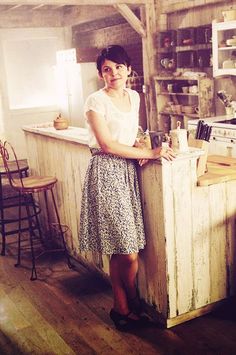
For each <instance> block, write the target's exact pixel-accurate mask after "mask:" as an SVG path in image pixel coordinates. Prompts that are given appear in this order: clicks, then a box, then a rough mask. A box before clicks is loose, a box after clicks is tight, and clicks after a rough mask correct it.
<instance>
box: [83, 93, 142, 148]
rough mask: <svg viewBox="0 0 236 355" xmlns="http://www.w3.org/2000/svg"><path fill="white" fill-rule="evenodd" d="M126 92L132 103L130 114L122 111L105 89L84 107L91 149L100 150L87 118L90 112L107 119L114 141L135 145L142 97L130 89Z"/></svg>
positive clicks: (94, 95) (92, 97) (91, 98)
mask: <svg viewBox="0 0 236 355" xmlns="http://www.w3.org/2000/svg"><path fill="white" fill-rule="evenodd" d="M125 90H126V91H127V92H128V94H129V97H130V102H131V109H130V111H129V112H122V111H120V110H119V108H118V107H116V106H115V105H114V103H113V102H112V100H111V98H110V97H109V96H108V95H107V94H106V93H105V91H104V90H103V89H100V90H98V91H96V92H94V93H93V94H91V95H89V96H88V98H87V100H86V102H85V105H84V114H85V118H86V123H87V126H88V132H89V147H91V148H99V145H98V142H97V140H96V137H95V135H94V133H93V131H92V129H91V127H90V125H89V123H88V121H87V117H86V112H88V111H90V110H92V111H95V112H97V113H99V114H100V115H102V116H103V117H104V118H105V120H106V122H107V125H108V128H109V130H110V133H111V136H112V139H114V141H117V142H119V143H122V144H125V145H128V146H133V145H134V142H135V139H136V136H137V132H138V124H139V104H140V97H139V94H138V93H137V91H135V90H132V89H129V88H125Z"/></svg>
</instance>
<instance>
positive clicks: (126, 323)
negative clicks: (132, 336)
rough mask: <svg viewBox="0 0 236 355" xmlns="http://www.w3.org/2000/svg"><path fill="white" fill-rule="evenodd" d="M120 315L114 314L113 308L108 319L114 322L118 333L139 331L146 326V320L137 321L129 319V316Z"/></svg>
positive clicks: (142, 318)
mask: <svg viewBox="0 0 236 355" xmlns="http://www.w3.org/2000/svg"><path fill="white" fill-rule="evenodd" d="M132 313H133V312H129V313H128V314H120V313H118V312H116V311H115V310H114V309H113V308H112V309H111V311H110V318H111V320H112V321H113V322H114V324H115V327H116V328H117V329H118V330H120V331H123V332H125V331H128V330H133V329H140V328H144V327H146V326H147V324H148V323H147V319H146V318H144V317H139V318H138V319H134V318H131V317H130V316H131V314H132Z"/></svg>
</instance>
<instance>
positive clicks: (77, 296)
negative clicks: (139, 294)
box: [0, 243, 236, 355]
mask: <svg viewBox="0 0 236 355" xmlns="http://www.w3.org/2000/svg"><path fill="white" fill-rule="evenodd" d="M15 252H16V250H15V246H14V245H13V244H11V245H10V243H8V249H7V255H6V256H0V270H1V272H0V354H1V355H2V354H4V355H5V354H14V355H20V354H46V355H48V354H50V355H51V354H86V355H87V354H127V355H128V354H142V355H151V354H165V355H185V354H186V355H194V354H196V355H210V354H212V355H213V354H214V355H233V354H236V303H235V302H234V301H233V302H232V304H227V305H225V306H224V307H222V308H220V309H218V310H217V311H216V312H215V313H212V314H209V315H206V316H203V317H201V318H198V319H195V320H192V321H190V322H187V323H185V324H181V325H179V326H176V327H173V328H171V329H161V328H158V327H156V328H151V329H145V330H142V331H136V332H133V333H132V334H131V333H121V332H119V331H117V330H116V329H115V328H114V326H113V324H112V322H111V320H110V318H109V315H108V313H109V310H110V308H111V306H112V293H111V289H110V286H109V284H108V283H106V282H105V280H103V279H101V278H100V277H99V276H98V275H96V274H94V273H92V272H91V271H88V270H87V269H85V268H84V267H83V266H82V265H81V266H78V267H77V269H76V270H69V269H68V268H67V265H66V264H65V263H64V260H63V258H62V257H61V256H55V254H54V255H52V254H51V255H45V256H43V257H42V258H41V259H40V260H39V265H38V276H39V279H38V280H37V281H33V282H32V281H30V280H29V277H30V268H29V266H30V264H29V263H27V262H26V261H25V260H24V259H23V265H22V266H21V267H19V268H15V267H14V261H15V256H14V255H13V254H15ZM235 282H236V280H235Z"/></svg>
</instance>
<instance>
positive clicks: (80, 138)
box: [22, 122, 204, 163]
mask: <svg viewBox="0 0 236 355" xmlns="http://www.w3.org/2000/svg"><path fill="white" fill-rule="evenodd" d="M22 129H23V130H24V131H26V132H32V133H36V134H40V135H43V136H48V137H53V138H57V139H62V140H67V141H70V142H76V143H80V144H84V145H88V130H87V129H86V128H80V127H72V126H69V127H68V128H67V129H63V130H56V129H55V128H54V127H53V123H52V122H46V123H41V124H32V125H27V126H23V127H22ZM203 154H204V150H203V149H199V148H194V147H189V151H188V152H184V153H178V154H176V159H175V160H174V161H176V160H177V161H178V160H182V159H189V158H198V157H199V156H201V155H203ZM161 160H162V163H165V162H167V161H166V160H165V159H161ZM158 161H160V160H159V159H158Z"/></svg>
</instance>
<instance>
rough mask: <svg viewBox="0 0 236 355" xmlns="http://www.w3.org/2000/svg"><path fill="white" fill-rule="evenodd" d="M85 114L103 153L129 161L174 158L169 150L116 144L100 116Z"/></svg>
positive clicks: (93, 112) (90, 112)
mask: <svg viewBox="0 0 236 355" xmlns="http://www.w3.org/2000/svg"><path fill="white" fill-rule="evenodd" d="M86 114H87V119H88V123H89V125H90V127H91V129H92V131H93V132H94V135H95V137H96V140H97V142H98V144H99V146H100V147H101V149H102V150H103V151H104V152H105V153H110V154H114V155H118V156H120V157H123V158H129V159H158V158H160V157H163V158H165V159H167V160H173V159H174V157H175V155H174V153H173V150H172V149H171V148H169V149H166V148H162V147H158V148H155V149H148V148H143V147H130V146H128V145H125V144H121V143H119V142H116V141H114V140H113V139H112V137H111V134H110V131H109V128H108V126H107V123H106V121H105V119H104V117H103V116H102V115H101V114H99V113H97V112H95V111H92V110H90V111H88V112H87V113H86Z"/></svg>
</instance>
